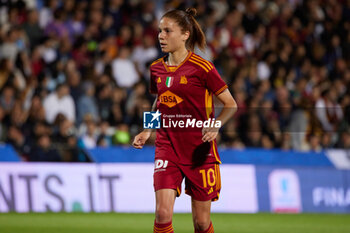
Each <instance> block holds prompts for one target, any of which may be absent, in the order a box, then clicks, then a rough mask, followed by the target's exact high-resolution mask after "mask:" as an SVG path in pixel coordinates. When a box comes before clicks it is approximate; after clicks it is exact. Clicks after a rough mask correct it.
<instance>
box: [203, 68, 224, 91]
mask: <svg viewBox="0 0 350 233" xmlns="http://www.w3.org/2000/svg"><path fill="white" fill-rule="evenodd" d="M206 86H207V89H208V90H209V91H211V92H213V93H214V94H215V95H219V94H220V93H221V92H223V91H224V90H226V89H227V85H226V83H225V82H224V80H222V78H221V77H220V74H219V73H218V71H217V70H216V69H215V67H214V68H213V69H211V70H210V71H209V72H208V73H207V79H206Z"/></svg>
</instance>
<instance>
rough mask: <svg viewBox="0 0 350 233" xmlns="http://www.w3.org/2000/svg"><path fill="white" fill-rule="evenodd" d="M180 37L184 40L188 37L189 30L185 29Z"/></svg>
mask: <svg viewBox="0 0 350 233" xmlns="http://www.w3.org/2000/svg"><path fill="white" fill-rule="evenodd" d="M181 37H182V40H183V41H186V40H187V39H188V38H189V37H190V31H185V32H184V33H183V34H182V36H181Z"/></svg>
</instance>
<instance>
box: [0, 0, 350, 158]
mask: <svg viewBox="0 0 350 233" xmlns="http://www.w3.org/2000/svg"><path fill="white" fill-rule="evenodd" d="M190 6H193V7H195V8H196V9H197V12H198V17H197V20H198V22H199V23H200V24H201V25H202V28H203V30H204V32H205V34H206V38H207V48H206V50H205V51H199V50H198V51H197V50H196V52H197V53H198V54H199V55H201V56H202V57H204V58H206V59H208V60H211V61H212V62H214V64H215V66H216V68H217V69H218V71H219V73H220V74H221V76H222V78H223V79H224V80H225V81H226V82H227V84H228V86H229V89H230V91H231V92H232V94H233V96H234V98H235V100H236V101H237V103H238V112H237V114H236V115H235V116H234V117H233V118H232V119H231V120H230V121H229V122H228V123H227V124H226V125H225V127H223V128H222V129H221V131H220V134H219V136H218V139H217V140H218V143H219V145H220V146H225V147H230V148H245V147H260V148H266V149H272V148H280V149H283V150H301V151H310V150H313V151H320V150H322V149H326V148H350V91H349V89H348V87H350V0H308V1H302V0H276V1H269V0H237V1H229V0H213V1H205V0H168V1H161V0H155V1H147V0H129V1H126V0H124V1H123V0H108V1H106V0H105V1H102V0H91V1H87V0H48V1H44V0H27V1H24V0H18V1H0V142H5V143H10V144H12V145H13V147H14V148H15V149H16V151H17V152H18V153H19V154H20V155H21V156H22V157H23V159H24V160H29V161H81V162H82V161H89V157H88V156H87V155H86V154H85V153H84V149H85V148H87V149H91V148H95V147H108V146H111V145H129V144H130V142H131V141H132V138H133V136H134V135H136V134H137V133H138V132H140V130H142V115H143V111H147V110H149V109H150V108H151V105H152V103H153V101H154V97H153V96H152V95H150V94H149V92H148V86H149V69H148V68H149V65H150V64H151V63H152V62H153V61H154V60H156V59H157V58H159V57H161V56H164V54H162V53H161V51H160V48H159V45H158V42H157V36H158V22H159V19H160V17H161V16H162V15H163V14H164V13H165V12H166V11H168V10H171V9H175V8H178V9H185V8H186V7H190ZM218 111H220V110H219V108H218ZM153 140H154V137H153V138H152V139H151V140H150V141H149V143H152V142H153Z"/></svg>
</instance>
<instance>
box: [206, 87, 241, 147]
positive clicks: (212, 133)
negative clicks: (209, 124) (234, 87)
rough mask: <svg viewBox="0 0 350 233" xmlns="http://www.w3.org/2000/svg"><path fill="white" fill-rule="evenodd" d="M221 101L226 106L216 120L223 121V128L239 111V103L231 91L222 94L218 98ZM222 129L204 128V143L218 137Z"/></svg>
mask: <svg viewBox="0 0 350 233" xmlns="http://www.w3.org/2000/svg"><path fill="white" fill-rule="evenodd" d="M216 97H217V98H218V99H219V101H220V102H221V103H222V104H223V105H224V106H223V108H222V111H221V112H220V114H219V116H218V117H217V118H216V121H221V126H223V125H224V124H225V123H226V122H227V121H228V120H229V119H230V118H231V117H232V116H233V114H235V112H236V111H237V103H236V101H235V100H234V98H233V97H232V95H231V93H230V91H229V90H228V89H226V90H224V91H223V92H221V93H220V94H219V95H217V96H216ZM219 129H220V128H215V127H213V128H203V131H202V134H203V137H202V141H203V142H211V141H213V140H214V139H215V138H216V136H217V135H218V132H219Z"/></svg>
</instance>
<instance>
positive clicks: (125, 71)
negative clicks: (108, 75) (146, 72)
mask: <svg viewBox="0 0 350 233" xmlns="http://www.w3.org/2000/svg"><path fill="white" fill-rule="evenodd" d="M129 56H130V48H128V47H126V46H125V47H121V48H120V51H119V55H118V57H117V58H116V59H114V60H113V62H112V71H113V78H114V79H115V81H116V83H117V85H118V86H119V87H124V88H131V87H132V86H133V85H134V84H135V83H137V82H138V81H139V75H138V73H137V71H136V67H135V65H134V63H133V62H132V61H131V60H130V59H129Z"/></svg>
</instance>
